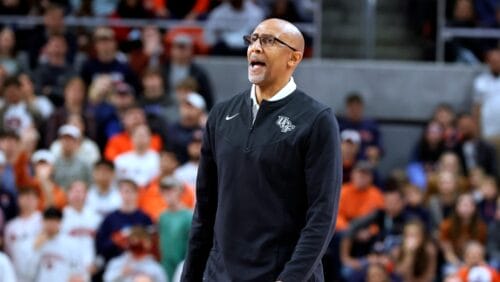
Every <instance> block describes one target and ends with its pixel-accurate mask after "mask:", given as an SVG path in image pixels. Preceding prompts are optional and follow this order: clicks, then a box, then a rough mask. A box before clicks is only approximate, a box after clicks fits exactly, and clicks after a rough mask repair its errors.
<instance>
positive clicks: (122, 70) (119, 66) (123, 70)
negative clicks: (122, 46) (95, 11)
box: [81, 27, 140, 93]
mask: <svg viewBox="0 0 500 282" xmlns="http://www.w3.org/2000/svg"><path fill="white" fill-rule="evenodd" d="M94 42H95V43H94V44H95V50H96V58H93V59H89V60H88V61H87V62H85V63H84V64H83V66H82V71H81V76H82V78H83V80H84V81H85V83H86V84H87V85H90V84H91V83H92V81H93V80H94V79H95V78H96V76H98V75H99V74H109V75H110V76H111V79H112V80H113V82H127V83H129V84H131V85H132V87H133V88H134V89H135V92H136V93H138V91H139V89H140V86H139V80H138V79H137V77H136V75H135V74H134V72H133V71H132V69H131V68H130V66H129V65H128V64H126V63H124V62H123V61H121V60H119V59H118V58H117V43H116V40H115V33H114V32H113V30H112V29H110V28H108V27H99V28H97V29H96V30H95V32H94Z"/></svg>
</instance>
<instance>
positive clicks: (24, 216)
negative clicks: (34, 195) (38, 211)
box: [19, 210, 35, 218]
mask: <svg viewBox="0 0 500 282" xmlns="http://www.w3.org/2000/svg"><path fill="white" fill-rule="evenodd" d="M34 212H35V211H33V210H28V211H21V213H20V214H19V217H21V218H27V217H30V216H31V215H32V214H33V213H34Z"/></svg>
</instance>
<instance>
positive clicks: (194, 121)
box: [180, 100, 203, 127]
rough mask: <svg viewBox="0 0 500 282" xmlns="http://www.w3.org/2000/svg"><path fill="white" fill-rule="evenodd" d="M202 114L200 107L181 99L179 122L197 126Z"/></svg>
mask: <svg viewBox="0 0 500 282" xmlns="http://www.w3.org/2000/svg"><path fill="white" fill-rule="evenodd" d="M202 114H203V111H202V110H201V109H198V108H196V107H195V106H193V105H191V104H189V103H188V102H187V101H185V100H184V101H183V102H181V104H180V116H181V123H182V125H184V126H186V127H197V126H198V125H199V124H200V119H201V116H202Z"/></svg>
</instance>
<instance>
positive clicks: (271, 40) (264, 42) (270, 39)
mask: <svg viewBox="0 0 500 282" xmlns="http://www.w3.org/2000/svg"><path fill="white" fill-rule="evenodd" d="M243 40H244V41H245V44H246V45H247V46H250V45H252V44H254V43H255V42H256V41H257V40H259V43H260V45H261V46H262V47H264V48H266V47H270V46H273V45H274V44H275V43H276V42H278V43H281V44H283V45H285V46H286V47H288V48H290V49H292V50H293V51H297V49H295V48H293V47H292V46H290V45H288V44H287V43H286V42H284V41H283V40H280V39H279V38H276V37H275V36H273V35H271V34H260V35H259V34H256V33H254V34H251V35H245V36H243Z"/></svg>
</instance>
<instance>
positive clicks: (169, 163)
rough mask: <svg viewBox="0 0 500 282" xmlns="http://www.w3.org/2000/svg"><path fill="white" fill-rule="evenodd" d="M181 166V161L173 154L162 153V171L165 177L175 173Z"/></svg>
mask: <svg viewBox="0 0 500 282" xmlns="http://www.w3.org/2000/svg"><path fill="white" fill-rule="evenodd" d="M178 166H179V161H178V160H177V158H176V157H175V155H174V153H172V152H162V153H161V156H160V171H161V173H162V174H164V175H170V174H173V173H174V170H175V169H176V168H177V167H178Z"/></svg>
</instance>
